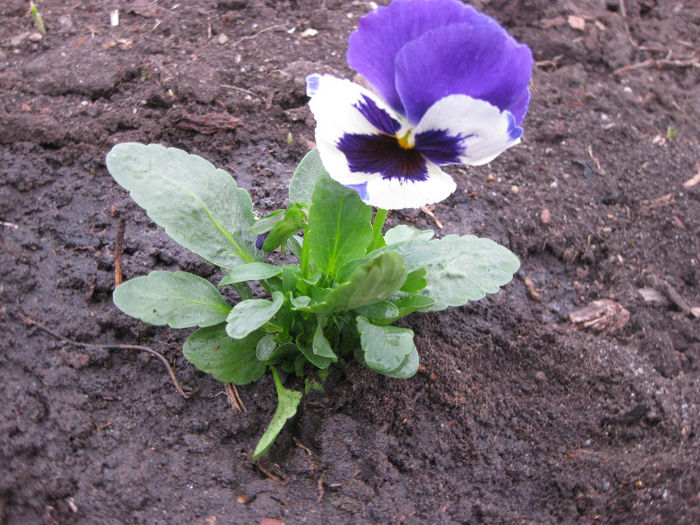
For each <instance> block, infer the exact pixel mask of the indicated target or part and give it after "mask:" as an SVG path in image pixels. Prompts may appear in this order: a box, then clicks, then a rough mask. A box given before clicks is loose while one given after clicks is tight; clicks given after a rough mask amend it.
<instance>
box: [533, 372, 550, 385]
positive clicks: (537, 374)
mask: <svg viewBox="0 0 700 525" xmlns="http://www.w3.org/2000/svg"><path fill="white" fill-rule="evenodd" d="M535 379H537V380H538V381H539V382H540V383H544V382H545V381H547V376H546V375H545V373H544V372H543V371H542V370H539V371H537V372H535Z"/></svg>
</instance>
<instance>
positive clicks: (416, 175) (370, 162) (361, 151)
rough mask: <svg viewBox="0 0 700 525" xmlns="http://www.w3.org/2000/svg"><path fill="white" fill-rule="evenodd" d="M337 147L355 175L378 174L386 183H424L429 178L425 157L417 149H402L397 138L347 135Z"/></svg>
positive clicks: (339, 141)
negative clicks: (393, 180)
mask: <svg viewBox="0 0 700 525" xmlns="http://www.w3.org/2000/svg"><path fill="white" fill-rule="evenodd" d="M337 146H338V149H339V150H340V151H342V152H343V154H344V155H345V158H346V159H347V161H348V166H349V167H350V171H352V172H357V173H377V174H379V175H381V177H382V178H383V179H398V180H402V181H409V180H412V181H424V180H426V179H427V177H428V169H427V166H426V163H425V158H424V157H423V155H421V153H420V152H419V151H418V150H417V149H415V148H411V149H406V148H402V147H401V146H400V145H399V143H398V141H397V140H396V138H395V137H391V136H389V135H361V134H356V133H348V134H345V135H343V136H342V137H341V138H340V140H338V144H337Z"/></svg>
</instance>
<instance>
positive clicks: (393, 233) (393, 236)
mask: <svg viewBox="0 0 700 525" xmlns="http://www.w3.org/2000/svg"><path fill="white" fill-rule="evenodd" d="M434 235H435V234H434V233H433V232H432V230H419V229H418V228H414V227H413V226H407V225H406V224H399V225H398V226H394V227H393V228H391V229H390V230H388V231H387V232H386V233H385V234H384V241H385V242H386V243H387V244H396V243H397V242H404V241H417V240H422V241H427V240H429V239H432V238H433V236H434Z"/></svg>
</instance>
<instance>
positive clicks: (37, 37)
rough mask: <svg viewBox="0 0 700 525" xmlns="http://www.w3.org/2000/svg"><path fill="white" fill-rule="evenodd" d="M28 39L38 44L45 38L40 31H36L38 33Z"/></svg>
mask: <svg viewBox="0 0 700 525" xmlns="http://www.w3.org/2000/svg"><path fill="white" fill-rule="evenodd" d="M27 38H28V39H29V40H30V41H31V42H38V41H39V40H41V39H42V38H44V36H43V35H42V34H41V33H39V31H36V32H34V33H32V34H31V35H29V36H28V37H27Z"/></svg>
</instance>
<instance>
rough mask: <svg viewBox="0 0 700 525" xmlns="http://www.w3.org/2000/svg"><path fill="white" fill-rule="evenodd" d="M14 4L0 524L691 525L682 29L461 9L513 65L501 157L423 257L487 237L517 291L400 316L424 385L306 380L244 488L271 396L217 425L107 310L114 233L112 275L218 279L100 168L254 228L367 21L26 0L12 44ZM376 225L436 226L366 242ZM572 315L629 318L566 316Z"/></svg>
mask: <svg viewBox="0 0 700 525" xmlns="http://www.w3.org/2000/svg"><path fill="white" fill-rule="evenodd" d="M27 4H28V2H25V1H24V0H3V1H2V2H1V3H0V221H1V222H2V223H3V224H2V225H1V226H0V330H1V334H2V336H1V337H2V342H1V343H0V345H1V349H2V350H1V351H0V396H1V397H0V401H1V403H2V408H0V517H1V519H0V522H2V523H6V524H37V523H47V524H56V523H60V524H64V523H65V524H68V523H70V524H88V523H89V524H92V523H99V524H119V523H148V524H172V523H197V524H214V523H226V524H228V523H256V524H257V523H260V522H261V520H263V519H265V518H272V519H278V520H284V522H285V523H287V524H288V525H291V524H297V523H312V524H327V523H439V524H452V523H477V522H488V523H502V522H507V523H554V522H566V523H572V522H583V523H698V522H699V521H700V474H699V472H700V443H699V441H698V429H699V428H700V388H699V385H700V321H699V320H698V319H697V318H696V317H694V315H693V312H692V310H690V308H693V307H696V308H697V307H698V306H700V284H699V283H700V262H699V261H700V242H699V240H698V232H699V231H700V183H697V184H694V185H692V181H691V183H688V184H686V185H685V186H684V185H683V183H684V182H686V181H689V180H690V179H691V178H692V177H693V176H695V175H696V174H697V173H698V171H700V164H698V162H699V160H700V159H699V153H700V147H699V146H700V141H699V140H698V137H700V125H699V122H700V88H699V86H698V59H699V57H698V54H697V50H698V45H699V42H700V38H699V32H700V30H699V29H698V28H699V27H700V5H699V4H698V3H696V2H692V1H682V0H673V1H672V0H627V1H626V2H625V3H623V4H621V3H620V2H619V1H617V0H614V1H613V0H607V1H604V0H582V1H579V2H568V1H566V0H517V1H515V0H490V1H489V0H480V1H475V2H474V4H475V5H476V6H477V7H480V8H482V9H483V10H485V11H486V12H487V13H488V14H490V15H492V16H494V17H495V18H497V19H498V20H499V21H501V22H502V23H503V24H504V25H506V26H507V27H508V28H509V29H510V30H511V31H512V33H513V34H514V35H515V36H516V37H517V38H519V39H520V40H522V41H524V42H526V43H528V44H529V45H530V46H531V47H532V49H533V52H534V54H535V57H536V60H538V61H540V62H539V64H538V67H537V68H536V71H535V73H534V77H533V87H532V103H531V106H530V111H529V114H528V117H527V118H526V120H525V123H524V125H525V129H526V136H525V141H524V143H523V145H521V146H519V147H517V148H514V149H512V150H509V151H508V152H506V153H505V154H503V155H502V156H501V157H499V158H498V159H497V160H496V161H494V162H492V163H491V164H489V165H487V166H485V167H481V168H474V169H469V170H466V169H457V170H454V173H455V174H456V177H457V180H458V187H459V189H458V191H457V192H456V193H455V194H454V195H452V196H451V197H450V198H449V199H447V200H446V201H444V202H442V203H440V204H438V205H436V206H434V209H433V211H434V214H435V217H436V218H437V219H438V220H439V221H441V222H442V224H443V225H444V228H443V229H442V230H441V231H440V234H441V235H444V234H447V233H474V234H477V235H479V236H486V237H490V238H493V239H495V240H497V241H499V242H501V243H503V244H505V245H506V246H508V247H509V248H511V249H512V250H513V251H515V252H516V253H517V254H518V256H519V257H520V258H521V260H522V263H523V266H522V269H521V271H520V272H519V274H518V277H516V279H515V280H514V281H513V283H512V284H510V285H508V286H507V287H506V288H505V290H503V291H501V292H500V293H499V294H497V295H496V296H492V297H489V298H487V299H485V300H483V301H480V302H478V303H475V304H471V305H468V306H466V307H464V308H455V309H450V310H448V311H446V312H443V313H439V314H430V315H416V316H413V317H411V318H409V319H407V320H406V323H405V325H406V326H410V327H412V328H413V329H414V330H415V331H416V334H417V344H418V348H419V352H420V355H421V362H422V364H423V365H424V367H425V369H424V370H422V371H421V372H419V373H418V375H417V376H416V377H414V378H413V379H410V380H392V379H388V378H385V377H382V376H379V375H377V374H375V373H373V372H371V371H369V370H366V369H364V368H362V367H360V366H359V365H355V364H352V365H350V366H348V367H346V368H345V369H342V370H340V369H333V370H332V372H331V374H330V376H329V378H328V380H327V381H326V383H325V387H326V391H327V393H326V394H320V393H316V392H313V393H310V394H309V395H307V396H305V397H304V399H303V400H302V404H301V407H300V412H299V414H298V416H297V417H296V418H295V419H294V420H293V421H292V422H291V423H290V424H288V425H287V427H286V428H285V430H284V431H283V432H282V434H281V435H280V438H279V439H278V441H277V444H276V445H275V446H274V447H273V448H272V450H271V454H270V455H269V456H268V457H267V458H265V459H264V461H262V462H261V463H260V467H261V468H259V467H258V466H256V465H254V464H252V463H251V461H250V459H249V455H250V454H251V452H252V450H253V448H254V446H255V443H256V441H257V439H258V438H259V436H260V435H261V434H262V432H263V430H264V428H265V425H266V424H267V422H268V421H269V418H270V417H271V414H272V412H273V411H274V408H275V396H274V388H273V386H272V381H271V379H270V378H269V377H266V378H264V379H263V380H262V381H261V382H260V383H259V384H256V385H250V386H246V387H242V388H240V393H241V396H242V397H243V400H244V402H245V403H246V405H247V407H248V412H247V413H238V412H235V411H234V410H233V409H232V408H231V407H230V406H229V404H228V401H227V398H226V396H225V395H224V394H223V388H222V385H221V384H219V383H217V382H216V381H214V380H212V379H211V378H209V377H207V376H204V375H203V374H201V373H199V372H197V371H196V370H195V369H194V368H193V367H192V366H191V365H189V364H188V363H187V362H186V361H185V360H184V358H183V357H182V354H181V351H180V345H181V343H182V341H183V340H184V338H185V337H186V336H187V333H186V331H173V330H169V329H160V328H158V329H156V328H153V327H149V326H147V325H144V324H142V323H140V322H137V321H135V320H133V319H131V318H128V317H126V316H125V315H123V314H121V313H120V312H119V311H117V310H116V308H115V307H114V306H113V304H112V302H111V292H112V290H113V288H114V248H115V240H116V237H117V227H118V223H119V220H120V219H121V218H123V219H124V220H125V246H124V258H123V262H124V273H125V277H126V278H131V277H135V276H138V275H143V274H146V273H148V272H149V271H151V270H153V269H168V270H175V269H184V270H187V271H190V272H194V273H197V274H199V275H202V276H204V277H210V278H211V279H212V280H215V279H216V278H217V277H219V275H218V274H216V273H215V269H214V268H213V267H211V266H210V265H208V264H206V263H202V262H200V261H199V260H197V259H196V257H195V256H193V255H190V254H188V253H186V251H185V250H184V249H182V248H180V247H179V246H178V245H176V244H174V243H173V242H172V241H170V240H169V239H168V237H167V236H166V235H165V233H164V232H163V231H162V230H160V229H159V228H157V227H155V225H154V224H153V223H152V222H150V220H149V219H148V218H147V217H146V215H145V213H144V212H143V211H142V210H141V209H140V208H138V207H137V206H136V205H135V204H134V203H133V202H132V201H131V200H130V198H129V197H128V196H127V195H126V193H125V192H124V191H123V190H122V189H120V188H119V187H117V186H116V184H115V183H114V182H113V181H112V179H111V177H110V176H109V175H108V174H107V172H106V170H105V167H104V156H105V154H106V153H107V151H108V150H109V149H110V148H111V146H112V145H114V144H116V143H118V142H123V141H141V142H159V143H164V144H167V145H172V146H177V147H180V148H183V149H185V150H187V151H190V152H193V153H197V154H199V155H202V156H204V157H206V158H207V159H209V160H211V161H212V162H213V163H215V164H216V165H218V166H221V167H223V168H224V169H226V170H228V171H229V172H230V173H231V174H232V175H234V176H235V177H236V178H237V180H238V181H239V184H240V185H241V186H243V187H245V188H247V189H249V190H250V191H251V194H252V196H253V200H254V202H255V203H256V207H257V209H258V210H259V211H260V212H266V211H270V210H272V209H275V208H277V207H280V206H282V205H284V203H285V200H286V188H287V183H288V181H289V178H290V175H291V173H292V171H293V169H294V167H295V165H296V163H297V162H298V161H299V160H300V159H301V157H302V156H303V154H304V153H305V152H306V151H307V150H308V149H309V147H311V146H310V141H312V140H313V121H312V119H311V116H310V113H309V111H308V109H307V107H306V97H305V95H304V82H303V79H304V77H305V75H306V74H308V73H310V72H313V71H328V72H335V73H336V74H337V75H340V76H346V77H351V76H352V72H351V71H350V70H349V69H348V68H347V67H346V66H345V62H344V53H345V49H346V39H347V36H348V34H349V33H350V31H351V30H352V29H353V27H354V25H355V24H356V23H357V20H358V18H359V16H361V14H363V13H364V12H366V11H367V10H368V9H369V4H368V3H367V2H361V1H357V2H349V1H341V0H326V1H323V2H321V1H320V0H296V1H292V0H289V1H282V0H279V1H278V0H192V1H182V2H178V1H176V0H158V1H157V2H152V3H149V2H147V1H145V0H137V1H135V2H127V1H123V0H120V1H117V0H114V1H110V2H99V1H94V0H70V1H69V0H53V1H50V2H49V1H47V0H45V1H40V2H38V4H39V9H40V11H41V13H42V14H43V16H44V19H45V21H46V25H47V27H48V34H47V35H46V36H45V37H44V38H42V39H40V40H37V39H36V38H35V37H34V36H32V35H30V33H32V32H33V30H34V29H33V23H32V19H31V16H30V15H29V13H28V7H27ZM621 5H623V6H625V7H626V9H622V8H621ZM117 7H119V8H120V23H119V26H118V27H111V26H110V17H109V12H110V11H111V10H112V9H114V8H117ZM571 16H573V17H574V18H570V17H571ZM576 17H579V18H576ZM581 22H583V23H585V27H580V24H581ZM626 25H627V26H628V27H629V32H627V31H626ZM576 27H578V29H576ZM307 29H315V30H317V31H318V34H317V35H315V36H308V35H309V33H305V30H307ZM305 35H307V36H305ZM212 114H215V115H212ZM230 117H236V118H238V119H240V120H241V123H240V125H237V123H236V121H233V120H231V119H230ZM233 128H235V129H233ZM696 182H697V178H696ZM545 210H546V211H545ZM406 222H409V223H411V224H414V225H417V226H419V227H423V228H437V226H436V223H435V221H434V220H433V219H432V218H431V217H429V216H427V215H426V214H425V213H423V212H419V211H407V212H405V213H393V214H392V215H391V216H390V224H392V225H393V224H397V223H406ZM13 225H16V227H13ZM640 289H647V290H645V293H646V294H647V295H646V299H645V297H644V296H643V295H642V294H640V292H639V290H640ZM648 289H651V290H655V291H656V293H654V292H653V291H649V290H648ZM600 299H610V300H612V301H615V302H616V303H618V304H620V305H622V306H623V307H624V308H625V309H626V310H627V311H628V312H629V314H630V318H629V321H628V322H627V323H626V324H624V326H622V327H618V328H615V327H614V326H613V325H614V324H615V322H617V323H618V325H621V324H622V323H623V322H624V315H623V316H622V317H621V318H620V317H618V318H615V319H612V320H611V321H610V322H609V323H608V324H607V326H606V325H605V324H599V325H597V326H598V327H599V328H600V327H602V328H604V329H603V330H602V331H598V330H596V329H595V327H590V328H587V327H585V326H584V324H583V323H573V322H571V321H570V320H569V314H570V312H572V311H575V310H577V309H579V308H581V307H583V306H586V305H589V304H591V303H592V302H593V301H596V300H600ZM696 313H697V310H696ZM22 316H26V317H28V318H31V319H33V320H34V321H36V322H39V323H41V324H43V325H44V326H46V327H47V328H49V329H51V330H53V331H55V332H57V333H60V334H61V335H63V336H65V337H68V338H70V339H73V340H77V341H80V342H85V343H102V344H108V343H115V344H141V345H147V346H150V347H152V348H153V349H155V350H158V351H160V352H162V353H164V354H165V355H166V356H167V358H168V359H169V360H170V362H171V363H173V365H174V368H175V373H176V374H177V376H178V377H179V378H180V380H181V381H182V382H183V383H184V384H186V385H190V386H193V387H197V388H199V393H198V394H197V395H195V396H194V397H192V398H191V399H189V400H185V399H183V398H182V397H180V396H179V395H178V393H177V392H176V391H175V389H174V388H173V385H172V383H171V381H170V379H169V377H168V375H167V374H166V372H165V370H164V368H163V366H162V364H161V363H160V362H159V361H158V360H156V359H152V358H149V356H148V354H145V353H139V352H136V351H133V350H119V351H117V350H112V351H107V350H104V349H100V350H94V349H85V348H78V347H75V346H73V345H70V344H67V343H65V342H63V341H61V340H58V339H56V338H54V337H52V336H51V335H49V334H47V333H46V332H44V331H42V330H40V329H39V328H37V327H36V326H35V325H31V324H30V323H28V322H27V321H26V319H25V320H24V322H23V321H22V319H23V317H22ZM286 382H287V383H288V384H290V385H293V386H296V387H299V386H300V385H299V384H298V383H295V379H294V378H287V379H286ZM274 478H278V479H274Z"/></svg>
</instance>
